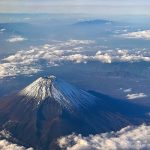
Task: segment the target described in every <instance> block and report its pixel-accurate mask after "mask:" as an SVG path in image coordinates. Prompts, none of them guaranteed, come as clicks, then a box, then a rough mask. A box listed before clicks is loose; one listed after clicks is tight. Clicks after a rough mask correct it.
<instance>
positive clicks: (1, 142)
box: [0, 140, 33, 150]
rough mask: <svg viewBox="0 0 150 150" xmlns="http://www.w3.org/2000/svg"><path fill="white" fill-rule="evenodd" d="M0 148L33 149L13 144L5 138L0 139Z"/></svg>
mask: <svg viewBox="0 0 150 150" xmlns="http://www.w3.org/2000/svg"><path fill="white" fill-rule="evenodd" d="M0 150H33V149H32V148H28V149H26V148H25V147H23V146H19V145H17V144H13V143H11V142H8V141H7V140H0Z"/></svg>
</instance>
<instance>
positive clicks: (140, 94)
mask: <svg viewBox="0 0 150 150" xmlns="http://www.w3.org/2000/svg"><path fill="white" fill-rule="evenodd" d="M144 97H147V95H145V94H144V93H135V94H128V95H127V99H137V98H144Z"/></svg>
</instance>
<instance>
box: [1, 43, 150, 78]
mask: <svg viewBox="0 0 150 150" xmlns="http://www.w3.org/2000/svg"><path fill="white" fill-rule="evenodd" d="M100 48H101V47H100V46H98V45H97V44H96V43H95V42H94V41H90V40H69V41H54V43H52V44H45V45H43V46H40V47H31V48H30V49H28V50H21V51H18V52H17V53H16V54H14V55H10V56H8V57H6V58H4V59H3V60H1V61H0V70H1V71H0V78H3V77H8V76H16V75H30V74H34V73H37V72H39V71H41V70H43V69H44V68H45V67H52V66H58V65H61V64H63V63H64V62H74V63H87V62H91V61H98V62H102V63H112V62H136V61H147V62H150V56H149V50H147V49H142V50H141V49H132V50H126V49H114V50H106V49H103V48H101V50H100Z"/></svg>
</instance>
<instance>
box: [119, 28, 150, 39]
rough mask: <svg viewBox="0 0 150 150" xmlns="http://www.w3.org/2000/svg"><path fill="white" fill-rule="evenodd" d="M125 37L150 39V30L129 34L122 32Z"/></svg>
mask: <svg viewBox="0 0 150 150" xmlns="http://www.w3.org/2000/svg"><path fill="white" fill-rule="evenodd" d="M122 36H123V37H125V38H134V39H146V40H150V30H144V31H137V32H130V33H127V34H122Z"/></svg>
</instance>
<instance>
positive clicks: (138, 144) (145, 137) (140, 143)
mask: <svg viewBox="0 0 150 150" xmlns="http://www.w3.org/2000/svg"><path fill="white" fill-rule="evenodd" d="M58 144H59V146H60V148H62V149H67V150H129V149H138V150H148V149H150V126H146V125H141V126H139V127H132V126H128V127H126V128H123V129H121V130H120V131H118V132H110V133H104V134H97V135H90V136H89V137H83V136H82V135H75V134H72V135H69V136H65V137H62V138H60V139H58Z"/></svg>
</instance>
